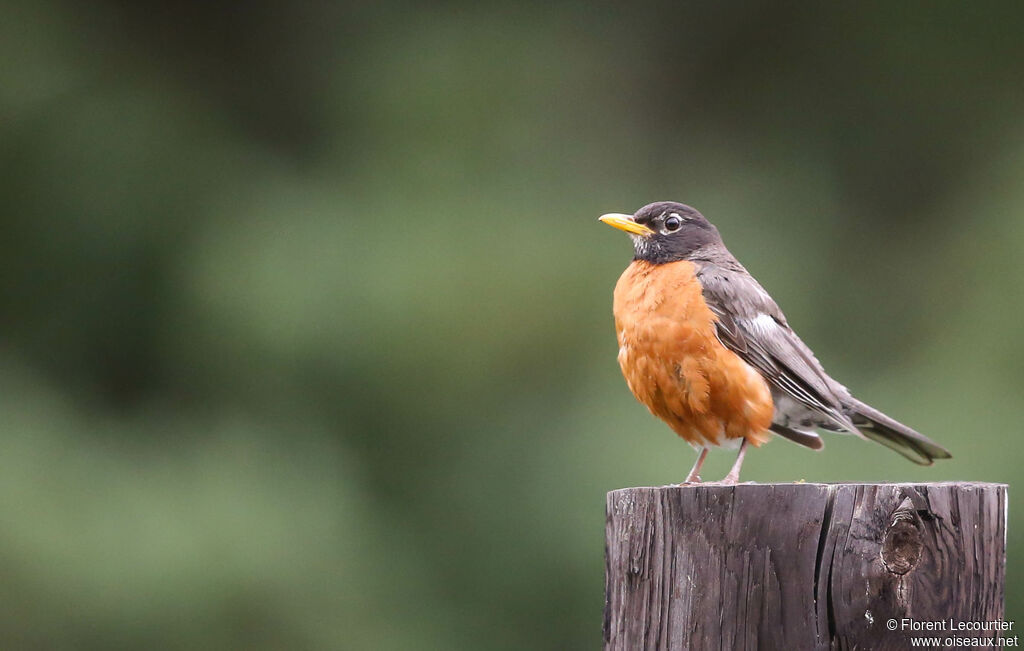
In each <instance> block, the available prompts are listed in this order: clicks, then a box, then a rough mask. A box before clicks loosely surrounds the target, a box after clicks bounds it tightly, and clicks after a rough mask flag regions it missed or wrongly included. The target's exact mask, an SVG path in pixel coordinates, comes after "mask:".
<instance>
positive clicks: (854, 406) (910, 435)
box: [849, 399, 953, 466]
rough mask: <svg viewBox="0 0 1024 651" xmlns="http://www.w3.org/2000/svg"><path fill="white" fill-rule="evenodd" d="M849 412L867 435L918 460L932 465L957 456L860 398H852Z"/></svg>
mask: <svg viewBox="0 0 1024 651" xmlns="http://www.w3.org/2000/svg"><path fill="white" fill-rule="evenodd" d="M849 415H850V420H852V421H853V424H854V425H856V426H857V428H858V429H859V430H860V431H861V432H863V433H864V436H866V437H868V438H869V439H871V440H872V441H877V442H879V443H881V444H882V445H884V446H885V447H887V448H890V449H892V450H895V451H896V452H899V453H900V454H902V455H903V456H905V457H906V458H908V459H910V460H911V461H913V462H914V463H918V464H921V465H922V466H930V465H932V462H933V461H934V460H935V459H949V458H951V457H952V456H953V455H951V454H950V453H949V451H948V450H946V448H944V447H942V446H941V445H939V444H938V443H936V442H935V441H933V440H931V439H930V438H928V437H927V436H925V435H924V434H921V433H919V432H915V431H914V430H912V429H910V428H909V427H907V426H906V425H904V424H902V423H899V422H897V421H895V420H893V419H891V418H889V417H888V416H886V415H885V414H883V413H882V412H880V411H878V410H877V409H875V408H873V407H869V406H868V405H865V404H864V403H863V402H860V401H859V400H856V399H854V400H851V402H850V405H849Z"/></svg>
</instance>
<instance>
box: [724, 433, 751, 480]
mask: <svg viewBox="0 0 1024 651" xmlns="http://www.w3.org/2000/svg"><path fill="white" fill-rule="evenodd" d="M746 453H747V439H743V442H742V443H740V452H739V454H737V455H736V463H734V464H732V470H730V471H729V474H728V475H726V476H725V479H723V480H722V483H723V484H726V485H730V486H731V485H735V484H737V483H739V481H740V467H741V466H742V465H743V456H744V455H745V454H746Z"/></svg>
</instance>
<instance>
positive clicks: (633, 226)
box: [597, 212, 654, 236]
mask: <svg viewBox="0 0 1024 651" xmlns="http://www.w3.org/2000/svg"><path fill="white" fill-rule="evenodd" d="M597 220H598V221H601V222H604V223H606V224H608V225H609V226H614V227H615V228H617V229H619V230H620V231H626V232H627V233H631V234H633V235H644V236H647V235H653V234H654V231H652V230H651V229H649V228H647V227H646V226H644V225H643V224H638V223H636V222H635V221H633V216H632V215H623V214H621V213H617V212H610V213H608V214H607V215H601V216H600V217H598V218H597Z"/></svg>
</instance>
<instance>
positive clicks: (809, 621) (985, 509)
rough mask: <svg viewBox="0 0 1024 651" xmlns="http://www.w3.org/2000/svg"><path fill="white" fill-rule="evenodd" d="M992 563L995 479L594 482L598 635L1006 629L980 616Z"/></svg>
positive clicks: (996, 536)
mask: <svg viewBox="0 0 1024 651" xmlns="http://www.w3.org/2000/svg"><path fill="white" fill-rule="evenodd" d="M1005 565H1006V485H1005V484H979V483H933V484H767V485H758V484H741V485H739V486H714V485H697V486H665V487H662V488H625V489H622V490H617V491H612V492H611V493H608V510H607V527H606V577H605V622H604V640H605V649H616V650H618V649H694V650H701V649H794V650H795V649H800V650H810V649H906V648H909V646H910V637H911V636H919V637H925V636H928V637H933V636H934V637H939V638H946V637H947V636H953V637H981V638H988V639H990V638H994V637H1010V636H1013V635H1017V634H1018V633H1019V631H1016V630H1014V629H1009V630H1005V628H1004V630H1003V631H1002V632H999V631H996V630H992V627H993V626H996V627H1005V626H1006V625H1007V624H1009V623H1008V622H1006V623H1002V624H1000V623H998V622H1000V621H1001V620H1002V618H1003V601H1004V579H1005ZM993 621H995V622H997V624H994V625H993V624H989V625H987V626H988V628H987V630H977V627H979V626H980V625H979V624H975V623H976V622H993ZM923 622H939V623H940V624H938V625H934V626H943V627H944V628H942V629H938V628H932V630H922V629H920V628H917V627H918V626H919V625H924V624H922V623H923ZM924 626H926V627H927V625H924ZM958 626H967V627H970V628H971V629H974V630H950V627H953V628H954V629H955V627H958ZM914 628H917V630H912V629H914ZM1014 628H1016V627H1014ZM893 629H895V630H893ZM955 644H957V643H956V642H953V645H955ZM939 646H940V647H942V646H946V644H945V643H940V644H939ZM970 646H973V645H970ZM925 648H934V646H930V645H925ZM961 648H962V647H961Z"/></svg>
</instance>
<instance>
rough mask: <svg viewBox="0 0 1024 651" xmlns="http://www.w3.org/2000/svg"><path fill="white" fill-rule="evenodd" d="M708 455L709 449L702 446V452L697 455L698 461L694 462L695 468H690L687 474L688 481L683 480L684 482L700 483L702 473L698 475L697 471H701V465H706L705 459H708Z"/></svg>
mask: <svg viewBox="0 0 1024 651" xmlns="http://www.w3.org/2000/svg"><path fill="white" fill-rule="evenodd" d="M707 456H708V449H707V448H701V451H700V454H699V455H697V461H696V462H695V463H694V464H693V469H691V470H690V474H689V475H687V476H686V481H684V482H683V483H684V484H699V483H700V475H698V474H697V473H699V472H700V467H701V466H703V465H704V459H706V458H707Z"/></svg>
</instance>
